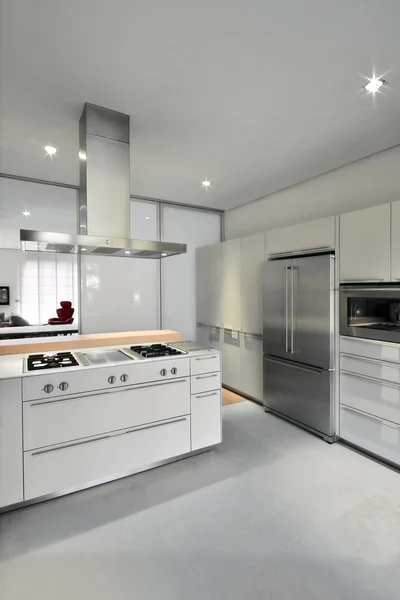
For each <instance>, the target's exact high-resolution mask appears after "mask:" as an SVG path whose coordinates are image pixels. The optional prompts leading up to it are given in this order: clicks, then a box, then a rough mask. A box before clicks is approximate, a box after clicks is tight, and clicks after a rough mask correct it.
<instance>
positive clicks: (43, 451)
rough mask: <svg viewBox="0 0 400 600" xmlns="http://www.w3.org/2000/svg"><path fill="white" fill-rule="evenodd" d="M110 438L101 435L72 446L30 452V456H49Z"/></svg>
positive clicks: (66, 445)
mask: <svg viewBox="0 0 400 600" xmlns="http://www.w3.org/2000/svg"><path fill="white" fill-rule="evenodd" d="M110 437H112V436H111V435H102V436H101V437H97V438H95V439H91V440H83V441H80V442H75V443H74V444H64V445H63V446H57V448H49V449H47V450H38V451H37V452H32V454H31V456H39V455H41V454H50V452H58V451H59V450H65V449H66V448H74V447H75V446H83V445H84V444H92V443H94V442H100V441H101V440H107V439H108V438H110Z"/></svg>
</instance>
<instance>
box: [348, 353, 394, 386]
mask: <svg viewBox="0 0 400 600" xmlns="http://www.w3.org/2000/svg"><path fill="white" fill-rule="evenodd" d="M340 368H341V370H344V371H350V372H351V373H356V374H359V375H366V376H367V377H373V378H374V379H382V380H384V381H389V382H390V381H391V382H393V383H399V384H400V365H395V364H390V363H387V362H383V361H380V360H371V359H368V358H358V357H356V356H350V355H343V354H341V355H340Z"/></svg>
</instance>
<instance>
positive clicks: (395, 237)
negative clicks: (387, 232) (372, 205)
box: [390, 201, 400, 282]
mask: <svg viewBox="0 0 400 600" xmlns="http://www.w3.org/2000/svg"><path fill="white" fill-rule="evenodd" d="M391 226H392V230H391V236H390V239H391V245H392V248H391V250H392V252H391V258H392V260H391V280H392V281H397V282H399V281H400V201H399V202H393V204H392V219H391Z"/></svg>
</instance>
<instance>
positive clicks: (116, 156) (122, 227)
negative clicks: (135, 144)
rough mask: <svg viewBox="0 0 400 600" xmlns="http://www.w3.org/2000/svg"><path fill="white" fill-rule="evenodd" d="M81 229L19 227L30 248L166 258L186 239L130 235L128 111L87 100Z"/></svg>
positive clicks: (82, 126)
mask: <svg viewBox="0 0 400 600" xmlns="http://www.w3.org/2000/svg"><path fill="white" fill-rule="evenodd" d="M79 146H80V148H79V162H80V167H79V171H80V186H79V208H78V223H79V233H78V234H77V235H76V234H69V233H54V232H43V231H33V230H30V229H21V230H20V240H21V247H22V249H23V250H30V251H34V252H51V253H54V252H56V253H62V254H83V255H88V254H93V255H95V256H118V257H124V258H165V257H167V256H173V255H175V254H184V253H185V252H186V244H175V243H170V242H155V241H147V240H132V239H130V177H129V175H130V173H129V170H130V169H129V165H130V149H129V115H124V114H123V113H119V112H116V111H114V110H109V109H107V108H102V107H101V106H95V105H94V104H88V103H86V104H85V107H84V109H83V113H82V116H81V119H80V122H79Z"/></svg>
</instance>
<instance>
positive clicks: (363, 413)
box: [340, 404, 383, 425]
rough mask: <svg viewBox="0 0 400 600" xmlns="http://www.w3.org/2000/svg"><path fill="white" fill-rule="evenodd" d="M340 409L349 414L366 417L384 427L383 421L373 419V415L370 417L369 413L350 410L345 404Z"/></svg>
mask: <svg viewBox="0 0 400 600" xmlns="http://www.w3.org/2000/svg"><path fill="white" fill-rule="evenodd" d="M340 408H341V409H342V410H345V411H347V412H349V413H353V414H356V415H360V416H361V417H365V418H366V419H368V420H369V421H374V423H379V424H380V425H383V421H382V420H381V419H378V418H377V417H373V416H372V415H368V414H367V413H365V412H362V411H361V410H356V409H355V408H349V407H348V406H344V405H343V404H341V405H340Z"/></svg>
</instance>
